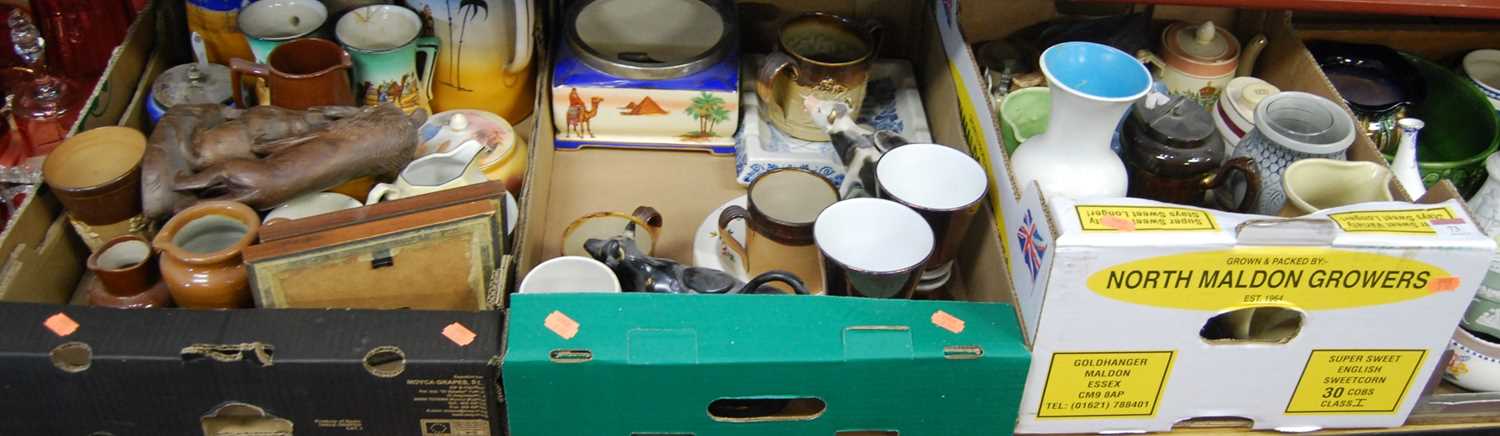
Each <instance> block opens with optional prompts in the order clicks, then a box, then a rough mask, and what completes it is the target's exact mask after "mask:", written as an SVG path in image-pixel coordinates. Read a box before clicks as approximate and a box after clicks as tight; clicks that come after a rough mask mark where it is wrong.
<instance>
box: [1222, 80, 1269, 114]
mask: <svg viewBox="0 0 1500 436" xmlns="http://www.w3.org/2000/svg"><path fill="white" fill-rule="evenodd" d="M1224 90H1225V92H1224V97H1223V98H1225V99H1227V100H1228V101H1229V105H1230V106H1231V107H1233V108H1234V111H1235V112H1238V113H1239V115H1240V117H1241V118H1243V119H1246V120H1250V121H1255V105H1257V104H1260V101H1261V100H1265V99H1266V97H1270V96H1272V95H1275V94H1276V93H1278V92H1281V89H1280V88H1277V87H1276V85H1272V84H1270V83H1268V82H1266V81H1264V80H1261V79H1257V78H1254V77H1236V78H1234V80H1230V81H1229V85H1228V86H1226V87H1225V88H1224Z"/></svg>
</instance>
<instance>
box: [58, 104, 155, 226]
mask: <svg viewBox="0 0 1500 436" xmlns="http://www.w3.org/2000/svg"><path fill="white" fill-rule="evenodd" d="M145 156H146V137H145V135H142V134H141V132H139V131H137V130H135V129H132V128H129V127H115V126H106V127H99V128H94V129H90V130H88V131H86V132H83V133H79V134H77V135H73V137H71V138H68V139H67V140H65V141H63V142H62V144H61V145H58V147H57V149H56V150H53V151H52V153H51V154H49V155H47V160H46V161H45V162H43V163H42V179H43V180H45V181H46V182H47V187H49V188H51V189H52V192H53V193H54V194H56V195H57V199H58V200H59V201H61V202H62V204H63V207H64V208H66V209H67V210H68V214H69V215H72V216H73V218H74V219H76V220H78V221H81V222H83V223H84V224H87V225H90V226H105V225H109V224H115V223H119V222H122V221H125V220H129V219H131V218H133V217H136V216H138V215H140V214H141V162H142V160H143V159H144V158H145ZM114 236H116V235H102V236H101V238H102V240H101V242H102V241H103V240H108V239H110V238H113V237H114Z"/></svg>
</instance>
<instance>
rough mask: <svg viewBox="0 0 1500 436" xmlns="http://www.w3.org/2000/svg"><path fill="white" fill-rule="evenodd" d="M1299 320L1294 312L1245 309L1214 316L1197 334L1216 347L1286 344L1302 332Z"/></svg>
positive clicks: (1260, 308) (1299, 317)
mask: <svg viewBox="0 0 1500 436" xmlns="http://www.w3.org/2000/svg"><path fill="white" fill-rule="evenodd" d="M1302 319H1303V314H1302V311H1299V310H1296V309H1291V308H1286V307H1276V306H1262V307H1246V308H1241V309H1235V310H1231V311H1228V312H1224V313H1220V314H1218V315H1214V317H1213V318H1209V319H1208V323H1206V324H1204V325H1203V328H1202V329H1201V330H1199V331H1198V334H1199V336H1202V337H1203V339H1204V340H1205V341H1208V342H1209V343H1211V344H1215V345H1236V344H1268V343H1269V344H1285V343H1287V342H1291V340H1292V338H1295V337H1297V333H1298V332H1300V331H1302Z"/></svg>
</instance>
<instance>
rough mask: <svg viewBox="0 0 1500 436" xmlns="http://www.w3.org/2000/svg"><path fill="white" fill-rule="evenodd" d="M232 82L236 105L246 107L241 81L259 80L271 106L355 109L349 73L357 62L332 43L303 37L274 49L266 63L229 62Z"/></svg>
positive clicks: (301, 108)
mask: <svg viewBox="0 0 1500 436" xmlns="http://www.w3.org/2000/svg"><path fill="white" fill-rule="evenodd" d="M229 68H230V70H231V71H230V74H229V81H230V86H231V87H232V88H233V90H234V103H235V104H237V105H239V106H240V107H247V106H246V105H245V97H244V95H243V91H242V90H241V78H242V77H243V76H245V75H250V76H255V77H259V78H260V79H261V80H264V81H265V82H266V87H267V88H269V89H270V91H271V101H270V103H271V104H273V105H276V106H279V107H284V108H287V109H296V110H305V109H307V108H310V107H315V106H353V105H354V86H353V85H352V84H351V82H350V81H349V80H350V79H349V72H350V70H351V69H353V68H354V60H353V58H351V57H350V56H349V52H346V51H344V49H343V47H339V45H338V44H335V43H333V42H331V41H328V40H325V39H319V38H303V39H299V40H296V41H292V42H288V43H286V44H282V45H280V46H278V47H276V49H275V50H271V54H269V55H267V56H266V63H265V64H257V63H253V62H250V61H247V60H244V59H239V58H235V59H231V60H230V61H229Z"/></svg>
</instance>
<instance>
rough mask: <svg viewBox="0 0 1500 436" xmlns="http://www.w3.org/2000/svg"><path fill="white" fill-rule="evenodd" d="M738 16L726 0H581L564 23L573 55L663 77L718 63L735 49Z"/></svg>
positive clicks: (630, 74) (643, 76)
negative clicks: (735, 15) (732, 47)
mask: <svg viewBox="0 0 1500 436" xmlns="http://www.w3.org/2000/svg"><path fill="white" fill-rule="evenodd" d="M736 20H737V19H736V18H735V17H734V6H733V2H726V1H725V0H578V1H575V2H573V3H572V4H571V5H570V6H569V7H568V10H567V13H566V16H565V18H564V20H563V24H564V26H565V27H566V29H565V30H564V35H565V36H566V37H567V41H568V45H569V47H570V48H571V49H572V51H573V54H574V55H576V56H578V58H579V59H580V60H582V61H583V62H584V63H586V64H588V65H589V66H591V67H594V68H595V69H598V70H599V71H601V72H604V73H606V74H610V75H613V76H617V77H623V78H627V79H637V80H664V79H673V78H678V77H683V76H687V75H690V74H693V73H696V72H699V71H702V70H704V69H706V68H708V67H710V66H713V65H714V64H716V63H718V62H719V60H720V59H722V58H724V57H725V56H726V55H727V54H728V53H730V52H731V51H732V50H731V45H732V44H733V43H734V40H735V38H736V37H737V36H736V31H735V28H736V25H737V21H736Z"/></svg>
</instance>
